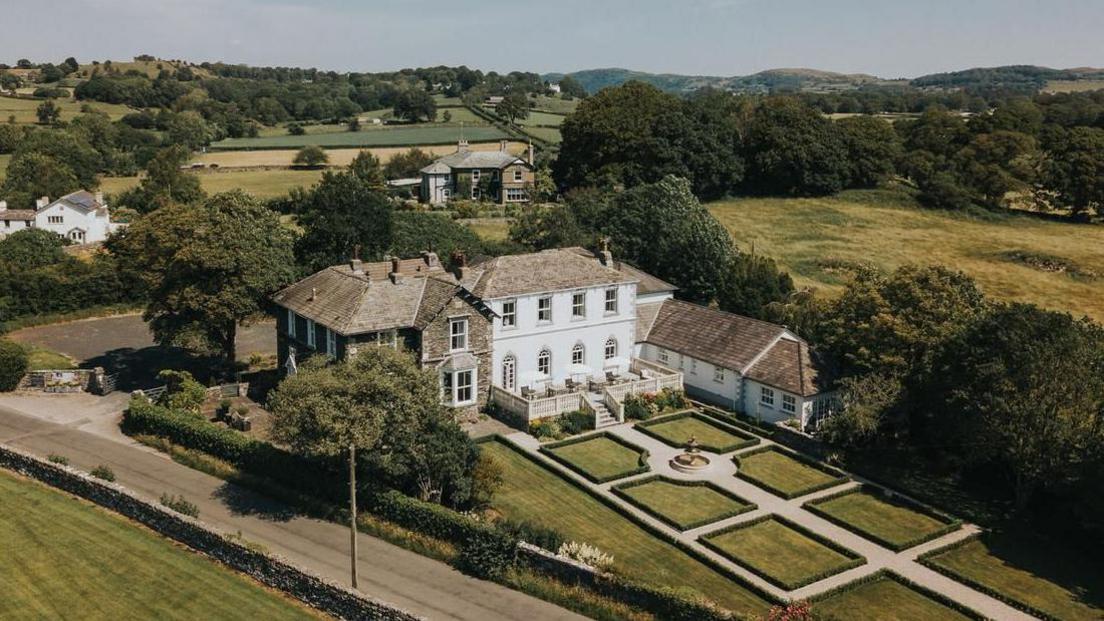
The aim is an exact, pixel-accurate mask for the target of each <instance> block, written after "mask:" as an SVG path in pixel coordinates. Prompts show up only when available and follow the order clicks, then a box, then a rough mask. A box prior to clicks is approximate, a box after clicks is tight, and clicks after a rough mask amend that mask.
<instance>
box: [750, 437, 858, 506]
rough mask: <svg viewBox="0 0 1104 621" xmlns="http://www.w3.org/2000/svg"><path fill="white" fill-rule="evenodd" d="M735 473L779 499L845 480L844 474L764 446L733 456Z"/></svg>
mask: <svg viewBox="0 0 1104 621" xmlns="http://www.w3.org/2000/svg"><path fill="white" fill-rule="evenodd" d="M733 461H735V462H736V465H737V467H738V468H739V470H738V472H737V474H736V476H738V477H740V478H741V479H744V480H745V481H748V482H749V483H752V484H754V485H757V486H759V487H761V488H763V489H765V490H767V491H768V492H770V493H772V494H774V495H776V496H781V497H782V498H786V499H789V498H797V497H798V496H805V495H807V494H811V493H813V492H816V491H820V490H822V489H827V488H829V487H834V486H836V485H839V484H841V483H845V482H846V481H847V480H848V479H847V475H845V474H843V473H842V472H840V471H839V470H836V469H835V468H832V467H830V466H826V465H824V464H821V463H819V462H816V461H813V460H811V459H808V458H806V457H803V456H801V455H798V454H797V453H794V452H792V451H788V450H785V449H781V448H778V447H777V446H765V447H763V448H761V449H756V450H753V451H748V452H746V453H742V454H740V455H738V456H736V457H734V458H733Z"/></svg>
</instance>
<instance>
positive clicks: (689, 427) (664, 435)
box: [635, 411, 759, 453]
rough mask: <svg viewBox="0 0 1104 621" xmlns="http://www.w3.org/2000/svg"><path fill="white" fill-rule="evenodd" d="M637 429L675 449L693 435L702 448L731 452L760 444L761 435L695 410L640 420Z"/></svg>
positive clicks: (683, 444)
mask: <svg viewBox="0 0 1104 621" xmlns="http://www.w3.org/2000/svg"><path fill="white" fill-rule="evenodd" d="M635 429H636V430H637V431H639V432H641V433H643V434H646V435H649V436H651V437H653V438H655V439H657V440H659V441H660V442H663V443H664V444H666V445H668V446H673V447H676V448H682V447H684V446H686V443H687V442H689V441H690V439H691V438H693V439H694V440H696V441H697V443H698V447H699V448H701V449H702V450H706V451H709V452H711V453H730V452H732V451H738V450H740V449H745V448H748V447H752V446H755V445H756V444H759V438H757V437H755V436H753V435H751V434H749V433H747V432H744V431H741V430H740V429H738V428H736V427H734V426H732V425H728V424H726V423H723V422H721V421H718V420H716V419H714V418H710V417H709V416H706V415H705V414H702V413H701V412H696V411H691V412H682V413H679V414H672V415H670V416H664V417H661V418H654V419H651V420H648V421H645V422H641V423H637V424H636V427H635Z"/></svg>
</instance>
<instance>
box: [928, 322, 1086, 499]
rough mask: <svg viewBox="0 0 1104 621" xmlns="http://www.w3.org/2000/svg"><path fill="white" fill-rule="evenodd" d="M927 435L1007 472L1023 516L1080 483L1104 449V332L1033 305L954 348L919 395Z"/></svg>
mask: <svg viewBox="0 0 1104 621" xmlns="http://www.w3.org/2000/svg"><path fill="white" fill-rule="evenodd" d="M912 394H913V395H915V396H916V397H917V398H918V399H922V403H921V405H920V409H921V411H922V412H923V414H924V415H925V417H926V420H927V421H928V424H927V426H926V430H927V433H928V434H929V437H930V436H935V437H937V438H938V440H939V442H941V443H950V444H952V445H954V444H959V445H961V450H960V455H961V456H962V457H963V458H964V459H965V460H966V461H967V462H971V463H990V462H991V463H995V464H997V465H999V466H1001V467H1002V468H1003V469H1004V470H1005V472H1007V473H1008V476H1009V481H1010V483H1011V485H1010V487H1011V489H1012V492H1013V496H1014V498H1015V504H1016V506H1017V507H1018V508H1021V509H1022V508H1025V507H1026V506H1027V505H1028V503H1029V502H1030V501H1031V499H1032V497H1033V495H1034V494H1035V493H1036V492H1037V491H1038V490H1040V489H1041V488H1046V487H1052V486H1053V487H1056V486H1061V485H1064V484H1066V483H1068V482H1070V481H1073V480H1076V478H1077V477H1078V475H1079V474H1080V473H1082V472H1083V469H1084V467H1085V466H1086V465H1088V464H1091V462H1092V460H1093V459H1095V454H1096V453H1095V452H1096V451H1099V450H1100V449H1101V448H1102V447H1104V331H1102V329H1101V327H1100V326H1097V325H1094V324H1092V323H1090V322H1089V321H1087V320H1083V321H1077V320H1075V319H1073V318H1072V317H1070V316H1069V315H1068V314H1064V313H1056V312H1051V311H1045V310H1041V309H1039V308H1037V307H1034V306H1030V305H1026V304H1010V305H1002V306H999V307H997V308H996V309H995V310H993V311H992V312H990V313H988V314H986V315H985V316H983V317H982V318H980V319H979V320H978V321H976V322H974V323H973V324H971V325H970V326H969V328H968V329H966V330H963V331H961V332H960V333H958V334H957V335H955V336H954V337H952V338H950V339H948V340H947V341H946V343H945V344H944V345H943V346H942V347H941V348H940V350H939V352H938V354H937V355H936V356H935V357H934V359H933V363H932V365H931V368H930V370H929V371H928V372H927V373H926V374H924V378H923V380H922V381H920V383H919V387H917V388H916V389H915V390H913V391H912Z"/></svg>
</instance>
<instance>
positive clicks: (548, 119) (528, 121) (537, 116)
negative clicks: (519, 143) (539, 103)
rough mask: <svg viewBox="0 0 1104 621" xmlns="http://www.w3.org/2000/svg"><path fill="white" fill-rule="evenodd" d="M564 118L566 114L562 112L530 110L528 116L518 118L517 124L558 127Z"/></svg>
mask: <svg viewBox="0 0 1104 621" xmlns="http://www.w3.org/2000/svg"><path fill="white" fill-rule="evenodd" d="M566 118H567V116H565V115H563V114H552V113H551V112H540V111H539V110H530V111H529V116H527V117H525V118H524V119H518V121H517V124H518V125H521V126H522V127H559V126H560V124H561V123H563V122H564V119H566Z"/></svg>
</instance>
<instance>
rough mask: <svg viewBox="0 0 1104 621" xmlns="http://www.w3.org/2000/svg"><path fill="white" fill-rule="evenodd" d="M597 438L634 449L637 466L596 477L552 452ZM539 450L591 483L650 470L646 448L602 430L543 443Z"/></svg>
mask: <svg viewBox="0 0 1104 621" xmlns="http://www.w3.org/2000/svg"><path fill="white" fill-rule="evenodd" d="M598 438H606V439H607V440H610V441H611V442H614V443H617V444H620V445H621V446H623V447H625V448H627V449H631V450H633V451H636V452H637V453H638V454H639V455H640V457H639V459H638V460H637V462H638V463H637V467H636V468H634V469H632V470H627V471H625V472H619V473H617V474H611V475H609V476H605V477H596V476H594V475H592V474H590V473H589V472H587V471H586V470H583V469H582V468H580V467H579V466H578V465H576V464H575V463H573V462H571V461H570V460H568V459H566V458H564V457H563V456H561V455H557V454H556V453H555V452H554V449H557V448H560V447H564V446H570V445H572V444H581V443H583V442H588V441H590V440H596V439H598ZM540 452H541V453H542V454H544V455H547V456H548V457H549V458H551V459H553V460H554V461H555V462H556V463H558V464H560V465H562V466H564V467H565V468H568V469H569V470H571V471H572V472H575V473H577V474H579V475H580V476H582V477H585V478H586V479H587V480H588V481H591V482H592V483H598V484H601V483H609V482H610V481H616V480H617V479H623V478H625V477H631V476H633V475H637V474H643V473H645V472H649V471H650V470H651V468H650V467H649V466H648V457H649V456H650V455H651V453H649V452H648V449H646V448H644V447H642V446H637V445H635V444H633V443H632V442H629V441H628V440H624V439H622V438H619V437H618V436H616V435H614V434H612V433H610V432H608V431H603V432H601V433H590V434H586V435H582V436H576V437H574V438H570V439H567V440H562V441H560V442H550V443H548V444H545V445H544V446H542V447H541V448H540Z"/></svg>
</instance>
